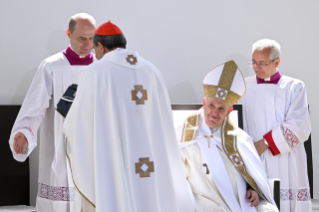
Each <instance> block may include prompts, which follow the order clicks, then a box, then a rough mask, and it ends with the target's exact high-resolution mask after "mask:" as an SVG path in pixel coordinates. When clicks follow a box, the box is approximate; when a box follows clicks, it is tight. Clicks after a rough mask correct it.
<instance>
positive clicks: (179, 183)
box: [64, 49, 193, 212]
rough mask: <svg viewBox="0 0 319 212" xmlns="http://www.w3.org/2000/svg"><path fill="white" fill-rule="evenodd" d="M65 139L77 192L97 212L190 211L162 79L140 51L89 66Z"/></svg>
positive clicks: (122, 53) (112, 55) (119, 53)
mask: <svg viewBox="0 0 319 212" xmlns="http://www.w3.org/2000/svg"><path fill="white" fill-rule="evenodd" d="M64 132H65V134H66V137H67V154H68V158H69V160H70V165H71V169H72V176H73V180H74V183H75V186H76V187H77V189H78V190H79V192H80V194H81V195H82V196H83V198H84V199H86V200H87V201H88V202H89V203H90V204H91V205H92V206H93V207H95V208H96V211H97V212H115V211H116V212H164V211H165V212H166V211H167V212H190V211H193V207H192V201H191V197H190V195H189V192H188V188H187V182H186V180H185V177H184V173H183V169H182V163H181V161H180V158H179V153H178V145H177V143H176V136H175V132H174V126H173V119H172V114H171V104H170V100H169V96H168V92H167V90H166V87H165V84H164V80H163V78H162V76H161V74H160V72H159V71H158V70H157V68H156V67H155V66H154V65H153V64H151V63H149V62H148V61H146V60H145V59H143V58H142V57H140V56H139V55H138V54H137V53H136V52H133V51H128V50H124V49H116V50H114V51H112V52H109V53H107V54H106V55H104V56H103V58H102V59H101V60H99V61H97V62H96V63H94V64H92V65H91V66H90V67H89V69H88V71H87V72H86V73H85V76H84V77H83V81H81V83H80V84H79V89H78V91H77V96H76V98H75V100H74V103H73V105H72V107H71V109H70V111H69V114H68V116H67V118H66V120H65V123H64ZM76 205H77V203H76Z"/></svg>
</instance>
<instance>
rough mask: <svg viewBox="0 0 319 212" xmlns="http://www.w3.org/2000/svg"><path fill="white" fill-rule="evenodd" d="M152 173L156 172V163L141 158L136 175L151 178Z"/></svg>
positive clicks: (136, 168) (136, 164)
mask: <svg viewBox="0 0 319 212" xmlns="http://www.w3.org/2000/svg"><path fill="white" fill-rule="evenodd" d="M151 172H154V162H150V159H149V158H139V163H135V173H136V174H140V177H150V176H151Z"/></svg>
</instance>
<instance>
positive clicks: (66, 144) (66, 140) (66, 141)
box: [65, 138, 95, 208]
mask: <svg viewBox="0 0 319 212" xmlns="http://www.w3.org/2000/svg"><path fill="white" fill-rule="evenodd" d="M67 149H68V139H67V138H66V139H65V154H66V157H67V159H68V161H69V166H70V170H71V175H72V181H73V184H74V185H75V187H76V189H77V190H78V192H79V193H80V194H81V196H82V197H83V198H84V199H86V200H87V201H88V202H89V203H90V204H91V205H92V206H93V207H94V208H95V205H94V204H93V203H92V202H91V201H90V200H89V199H88V198H87V197H86V196H85V195H84V194H83V193H82V192H81V190H80V189H79V188H78V186H77V185H76V183H75V181H74V178H73V172H72V166H71V160H70V157H69V155H68V151H67Z"/></svg>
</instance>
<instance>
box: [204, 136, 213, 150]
mask: <svg viewBox="0 0 319 212" xmlns="http://www.w3.org/2000/svg"><path fill="white" fill-rule="evenodd" d="M204 137H205V138H207V144H208V148H210V142H209V138H214V136H213V135H210V136H209V137H208V136H207V135H204Z"/></svg>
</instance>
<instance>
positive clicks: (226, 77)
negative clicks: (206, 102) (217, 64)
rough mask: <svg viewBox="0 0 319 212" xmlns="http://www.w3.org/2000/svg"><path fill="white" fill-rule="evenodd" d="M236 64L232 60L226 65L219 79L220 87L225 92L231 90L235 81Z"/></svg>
mask: <svg viewBox="0 0 319 212" xmlns="http://www.w3.org/2000/svg"><path fill="white" fill-rule="evenodd" d="M237 68H238V67H237V65H236V63H235V62H234V61H233V60H231V61H229V62H227V63H225V65H224V68H223V72H222V74H221V76H220V78H219V82H218V87H219V88H223V89H225V90H228V91H229V90H230V87H231V85H232V84H233V80H234V77H235V74H236V71H237Z"/></svg>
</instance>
